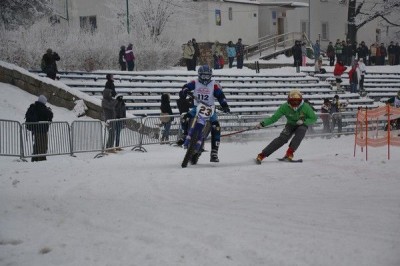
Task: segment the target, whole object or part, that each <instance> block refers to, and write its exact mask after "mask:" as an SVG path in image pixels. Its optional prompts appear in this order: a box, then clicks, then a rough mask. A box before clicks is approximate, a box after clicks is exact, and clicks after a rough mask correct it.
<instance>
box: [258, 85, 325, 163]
mask: <svg viewBox="0 0 400 266" xmlns="http://www.w3.org/2000/svg"><path fill="white" fill-rule="evenodd" d="M282 116H285V117H286V120H287V122H286V125H285V128H284V129H283V130H282V132H281V133H280V135H279V136H278V137H277V138H275V139H274V140H273V141H272V142H271V143H270V144H268V146H267V147H265V148H264V149H263V150H262V151H261V152H260V153H259V154H258V155H257V158H256V162H257V163H258V164H261V162H262V160H263V159H264V158H266V157H268V156H270V155H271V154H272V153H274V152H275V151H276V150H278V149H279V148H280V147H282V146H283V145H284V144H285V143H287V142H288V141H289V140H290V139H291V138H292V137H293V138H292V140H291V141H290V143H289V148H288V149H287V151H286V154H285V156H284V157H283V159H284V160H286V161H292V160H293V156H294V152H295V151H296V150H297V149H298V148H299V146H300V144H301V141H302V140H303V138H304V136H305V135H306V132H307V129H308V127H309V126H310V125H312V124H314V123H315V122H316V121H317V115H316V114H315V112H314V110H313V109H312V107H311V106H310V105H309V104H308V103H305V102H304V100H303V96H302V94H301V92H300V91H299V90H291V91H290V92H289V94H288V98H287V101H286V102H285V103H283V104H282V105H281V106H279V108H278V110H277V111H276V112H275V113H274V114H273V115H272V116H271V117H268V118H265V119H264V120H263V121H261V122H260V124H259V125H257V128H259V129H260V128H263V127H266V126H269V125H272V124H274V123H275V122H277V121H278V120H279V119H280V118H281V117H282Z"/></svg>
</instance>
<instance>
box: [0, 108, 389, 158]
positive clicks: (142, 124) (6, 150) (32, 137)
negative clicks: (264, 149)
mask: <svg viewBox="0 0 400 266" xmlns="http://www.w3.org/2000/svg"><path fill="white" fill-rule="evenodd" d="M356 115H357V114H356V113H355V112H342V113H340V114H322V113H317V116H318V120H317V122H316V123H315V124H314V125H312V126H311V127H310V128H309V130H308V131H307V135H306V137H318V136H333V135H341V134H354V132H355V127H356ZM266 116H267V115H246V116H240V115H239V116H238V115H230V114H219V121H220V125H221V131H222V132H221V135H222V137H224V136H227V137H231V136H234V135H239V133H243V132H246V133H247V134H244V135H247V136H248V137H249V138H251V137H252V135H251V134H253V136H254V135H256V134H262V135H263V136H265V134H271V135H272V134H274V135H275V134H278V133H279V132H280V131H281V130H282V127H283V126H284V125H285V123H286V120H285V118H282V119H281V120H280V121H278V122H277V123H275V124H274V125H272V126H270V127H268V130H265V131H260V132H259V133H256V132H254V131H252V129H254V128H255V126H256V125H257V124H258V123H259V122H260V121H262V120H263V119H264V118H265V117H266ZM171 117H173V118H174V119H173V120H172V121H171V128H170V134H169V136H168V139H162V138H161V136H162V134H163V130H165V127H164V124H163V123H162V122H161V116H151V117H145V118H124V119H113V120H109V121H107V122H106V123H105V122H102V121H99V120H94V121H92V120H90V121H80V120H78V121H74V122H72V123H71V126H70V125H69V124H68V122H38V123H23V124H21V123H20V122H18V121H11V120H0V156H15V157H20V158H21V159H24V158H32V159H33V160H36V159H37V160H40V158H43V157H44V156H52V155H71V156H73V155H74V154H76V153H83V152H98V153H100V154H104V153H106V152H108V151H109V150H112V149H119V148H128V147H132V149H131V150H134V151H146V149H145V148H144V146H146V145H151V144H163V143H170V144H171V143H175V142H176V141H177V140H178V139H179V138H180V137H181V135H182V129H181V117H180V116H178V115H173V116H171ZM163 118H164V117H163ZM336 118H340V120H341V123H342V131H341V132H338V120H337V119H336ZM334 120H335V128H333V122H334ZM324 123H325V126H324ZM384 123H385V121H382V122H380V123H379V124H377V123H374V124H373V125H371V127H378V128H379V130H383V128H384V127H385V124H384ZM27 127H28V128H29V129H30V130H28V128H27ZM47 128H48V131H47ZM247 130H248V132H247ZM34 132H38V133H36V134H35V133H34ZM35 158H36V159H35Z"/></svg>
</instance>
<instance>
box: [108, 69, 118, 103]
mask: <svg viewBox="0 0 400 266" xmlns="http://www.w3.org/2000/svg"><path fill="white" fill-rule="evenodd" d="M106 79H107V81H106V85H105V89H109V90H111V97H115V95H117V92H116V91H115V85H114V75H113V74H107V75H106Z"/></svg>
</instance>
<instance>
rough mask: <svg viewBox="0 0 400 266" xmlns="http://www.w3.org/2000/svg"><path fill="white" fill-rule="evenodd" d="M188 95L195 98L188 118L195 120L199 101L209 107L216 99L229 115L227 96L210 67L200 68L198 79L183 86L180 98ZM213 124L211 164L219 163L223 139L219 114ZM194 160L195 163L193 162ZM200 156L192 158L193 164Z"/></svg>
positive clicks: (213, 117)
mask: <svg viewBox="0 0 400 266" xmlns="http://www.w3.org/2000/svg"><path fill="white" fill-rule="evenodd" d="M188 93H192V94H193V96H194V107H193V108H192V109H191V110H190V111H189V112H188V113H187V116H188V118H193V117H194V116H195V115H196V106H197V101H198V100H202V101H203V102H206V103H207V104H209V105H214V101H215V99H214V98H216V99H217V100H218V102H219V104H220V105H221V107H222V110H223V111H224V112H225V113H229V112H230V109H229V105H228V103H227V102H226V98H225V95H224V93H223V91H222V89H221V86H220V85H219V84H218V83H216V82H215V81H214V80H213V79H212V70H211V68H210V67H209V66H208V65H204V66H201V67H199V69H198V78H197V79H196V80H192V81H190V82H189V83H187V84H185V85H183V87H182V90H181V91H180V92H179V97H180V98H181V99H185V98H186V97H187V95H188ZM210 122H211V154H210V162H216V163H217V162H219V159H218V148H219V142H220V138H221V128H220V125H219V121H218V116H217V113H215V112H214V114H213V115H212V116H211V118H210ZM184 127H185V128H184V132H185V133H184V134H185V135H187V130H188V128H187V127H188V124H187V123H185V125H184ZM193 160H194V161H193ZM197 160H198V156H197V157H195V158H192V163H194V164H195V163H197Z"/></svg>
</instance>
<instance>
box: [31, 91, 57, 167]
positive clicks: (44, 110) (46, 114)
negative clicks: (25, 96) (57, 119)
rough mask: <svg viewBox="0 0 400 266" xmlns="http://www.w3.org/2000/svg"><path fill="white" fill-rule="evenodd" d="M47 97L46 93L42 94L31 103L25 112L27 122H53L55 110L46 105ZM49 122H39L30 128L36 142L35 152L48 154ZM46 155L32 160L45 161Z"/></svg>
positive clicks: (34, 144)
mask: <svg viewBox="0 0 400 266" xmlns="http://www.w3.org/2000/svg"><path fill="white" fill-rule="evenodd" d="M46 103H47V98H46V96H44V95H40V96H39V97H38V99H37V101H36V102H35V103H33V104H31V105H30V106H29V108H28V110H27V112H26V114H25V119H26V122H28V123H37V122H51V121H52V120H53V112H52V111H51V109H50V107H47V106H46ZM49 126H50V124H49V123H40V124H39V123H38V124H32V125H31V127H30V128H28V127H27V128H28V130H31V132H32V135H33V139H34V143H33V152H32V155H35V154H46V153H47V148H48V131H49ZM45 160H46V156H38V157H35V156H34V157H32V159H31V161H32V162H38V161H45Z"/></svg>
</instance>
